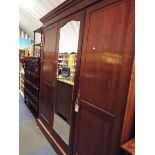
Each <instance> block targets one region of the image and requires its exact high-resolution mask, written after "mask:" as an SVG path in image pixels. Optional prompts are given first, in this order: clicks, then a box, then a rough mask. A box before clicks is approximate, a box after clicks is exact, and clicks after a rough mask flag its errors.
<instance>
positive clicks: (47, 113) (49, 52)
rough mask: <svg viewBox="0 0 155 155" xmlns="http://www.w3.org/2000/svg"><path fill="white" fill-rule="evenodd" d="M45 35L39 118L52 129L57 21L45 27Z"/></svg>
mask: <svg viewBox="0 0 155 155" xmlns="http://www.w3.org/2000/svg"><path fill="white" fill-rule="evenodd" d="M43 35H44V39H43V53H42V56H41V79H40V102H39V119H40V120H41V121H42V123H43V124H44V125H45V126H46V128H47V129H48V130H49V131H50V129H51V127H52V120H53V118H52V114H53V112H52V111H53V103H54V100H53V94H54V79H55V76H56V44H57V23H56V24H53V25H51V26H49V27H46V28H44V31H43Z"/></svg>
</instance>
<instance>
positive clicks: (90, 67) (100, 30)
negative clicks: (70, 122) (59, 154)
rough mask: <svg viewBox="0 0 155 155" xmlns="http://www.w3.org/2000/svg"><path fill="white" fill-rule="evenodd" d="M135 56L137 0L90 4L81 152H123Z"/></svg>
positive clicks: (78, 149) (80, 123)
mask: <svg viewBox="0 0 155 155" xmlns="http://www.w3.org/2000/svg"><path fill="white" fill-rule="evenodd" d="M109 3H110V4H109ZM133 59H134V0H122V1H118V0H117V1H116V0H113V1H112V0H109V1H108V0H105V1H102V2H100V3H97V4H95V5H93V6H92V7H90V8H88V9H87V14H86V24H85V31H84V41H83V49H82V59H81V71H80V99H79V111H78V113H77V123H76V132H75V135H76V136H75V150H74V153H75V154H76V155H116V154H118V151H119V145H120V135H121V128H122V124H123V117H124V111H125V105H126V101H127V95H128V89H129V82H130V77H131V76H130V74H131V68H132V64H133Z"/></svg>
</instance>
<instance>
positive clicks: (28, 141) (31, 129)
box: [19, 94, 57, 155]
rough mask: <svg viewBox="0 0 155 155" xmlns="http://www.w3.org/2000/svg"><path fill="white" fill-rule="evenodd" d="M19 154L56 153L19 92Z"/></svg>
mask: <svg viewBox="0 0 155 155" xmlns="http://www.w3.org/2000/svg"><path fill="white" fill-rule="evenodd" d="M19 155H57V154H56V152H55V151H54V149H53V148H52V147H51V146H50V144H49V142H48V141H47V140H46V138H45V137H44V135H43V134H42V132H41V131H40V129H39V128H37V125H36V121H35V119H34V117H33V115H32V114H31V112H30V111H29V109H28V108H27V106H26V105H25V103H24V99H23V96H22V95H21V94H19Z"/></svg>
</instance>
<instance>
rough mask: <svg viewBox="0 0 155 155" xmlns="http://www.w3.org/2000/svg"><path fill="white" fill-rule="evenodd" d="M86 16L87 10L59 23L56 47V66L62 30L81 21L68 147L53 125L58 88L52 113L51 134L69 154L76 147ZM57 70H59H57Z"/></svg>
mask: <svg viewBox="0 0 155 155" xmlns="http://www.w3.org/2000/svg"><path fill="white" fill-rule="evenodd" d="M85 14H86V10H85V9H84V10H82V11H79V12H77V13H75V14H73V15H70V16H68V17H66V18H64V19H62V20H60V21H59V22H58V37H57V47H56V58H55V60H56V63H55V64H56V66H55V68H57V64H58V52H59V38H60V31H59V30H60V29H61V27H63V26H64V25H65V24H67V23H68V22H70V21H80V29H79V40H78V47H77V64H76V71H75V76H74V88H73V99H72V103H71V104H72V107H71V124H70V134H69V144H68V145H67V144H66V143H65V142H64V141H63V140H62V138H61V137H60V136H59V135H58V134H57V133H56V131H55V130H54V129H53V124H54V113H55V105H56V87H55V88H54V95H53V96H54V98H53V101H54V105H53V111H52V130H51V134H52V136H53V137H54V139H55V140H56V142H57V143H58V144H59V145H60V147H62V149H63V150H64V151H65V152H66V153H67V154H72V152H73V146H74V134H75V131H74V129H75V122H76V118H77V117H76V115H77V113H76V112H75V111H74V109H75V104H74V103H75V100H76V98H77V93H78V90H79V77H80V63H81V54H82V38H83V34H84V22H85ZM56 70H57V69H56ZM56 74H57V73H56V72H55V83H56V80H57V78H56Z"/></svg>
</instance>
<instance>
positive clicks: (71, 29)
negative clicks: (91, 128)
mask: <svg viewBox="0 0 155 155" xmlns="http://www.w3.org/2000/svg"><path fill="white" fill-rule="evenodd" d="M79 30H80V21H74V20H72V21H69V22H68V23H66V24H65V25H63V26H62V27H61V28H60V32H59V33H60V34H59V50H58V57H57V73H56V87H55V106H54V107H55V108H54V121H53V129H54V131H55V132H56V134H57V135H58V136H59V137H60V138H61V139H62V140H63V141H64V142H65V144H67V145H69V139H70V128H71V116H72V115H71V110H72V106H73V104H74V103H73V90H74V83H75V81H74V77H75V71H76V64H77V63H76V62H77V61H76V60H77V53H78V41H79Z"/></svg>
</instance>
